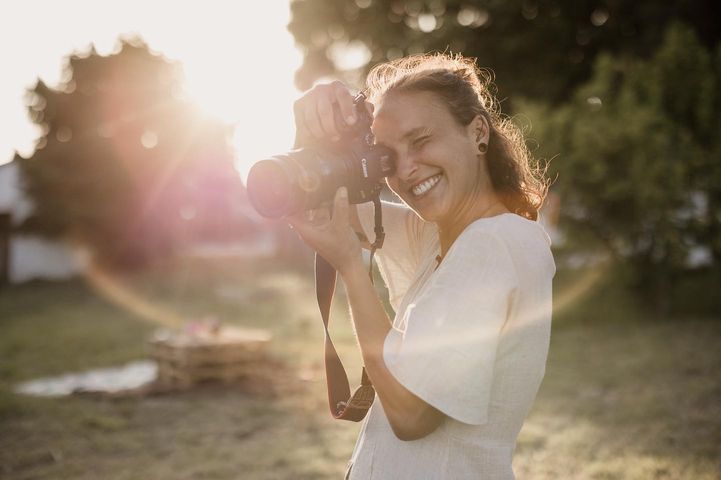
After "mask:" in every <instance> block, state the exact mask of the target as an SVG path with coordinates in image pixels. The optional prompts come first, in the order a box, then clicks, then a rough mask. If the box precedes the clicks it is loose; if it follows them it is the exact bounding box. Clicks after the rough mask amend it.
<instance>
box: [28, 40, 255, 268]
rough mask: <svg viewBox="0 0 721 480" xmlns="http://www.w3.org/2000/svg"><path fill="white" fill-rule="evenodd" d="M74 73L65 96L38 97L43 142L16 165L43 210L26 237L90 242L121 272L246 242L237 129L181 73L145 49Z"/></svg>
mask: <svg viewBox="0 0 721 480" xmlns="http://www.w3.org/2000/svg"><path fill="white" fill-rule="evenodd" d="M65 73H66V75H65V78H66V80H65V81H64V82H63V83H62V84H61V85H59V87H58V88H57V89H52V88H49V87H48V86H47V85H45V84H44V83H43V82H42V81H38V83H37V85H36V86H35V87H34V88H33V89H32V90H30V91H28V105H29V109H28V111H29V113H30V116H31V118H32V120H33V121H34V122H35V123H36V124H37V125H38V126H39V127H40V128H41V129H42V132H43V135H42V137H41V138H40V139H39V140H38V144H37V147H36V150H35V152H34V153H33V155H32V156H31V157H30V158H27V159H23V158H21V157H19V156H16V160H17V161H18V163H19V164H20V166H21V169H22V172H23V178H24V183H25V189H26V191H27V193H28V195H29V196H30V198H31V199H32V200H33V202H34V205H35V210H34V215H33V216H32V217H31V218H30V219H29V220H28V222H26V224H25V225H24V228H25V229H27V230H32V231H35V232H39V233H43V234H45V235H49V236H66V237H71V238H73V239H76V240H79V241H81V242H83V243H85V244H86V245H88V246H90V247H91V248H92V249H93V250H94V251H95V252H96V254H97V255H98V256H99V257H100V258H101V259H102V260H103V261H106V262H110V263H113V264H115V265H118V266H138V265H142V264H144V263H146V262H148V261H150V260H152V259H154V258H156V257H158V256H160V255H166V254H168V253H170V252H172V251H173V249H174V248H175V247H177V246H179V245H181V244H182V243H183V242H186V241H189V240H191V239H194V238H200V237H207V236H219V235H229V234H236V235H237V234H240V233H241V232H242V229H243V228H244V227H245V226H246V223H247V222H246V220H245V218H244V217H243V216H242V214H240V212H239V207H240V206H242V201H243V199H244V193H245V192H244V188H243V185H242V183H241V181H240V179H239V177H238V175H237V174H236V172H235V170H234V168H233V155H232V152H231V150H230V147H229V143H228V136H229V133H230V130H229V128H228V127H226V126H224V125H221V124H219V123H217V122H216V121H214V120H211V119H209V118H206V117H204V116H203V115H202V114H201V113H200V112H199V111H198V110H197V109H196V108H195V107H194V106H193V104H191V103H190V102H189V101H187V100H186V99H184V98H183V96H182V95H183V92H182V71H181V68H180V66H179V65H178V64H177V63H172V62H169V61H167V60H165V59H164V58H163V57H161V56H159V55H156V54H153V53H152V52H150V50H149V49H148V47H147V46H146V45H145V44H144V43H142V42H141V41H137V40H134V41H124V42H122V43H121V48H120V51H119V52H118V53H115V54H113V55H109V56H100V55H98V54H96V53H95V51H94V50H91V52H90V53H89V54H88V55H85V56H79V55H72V56H71V57H70V58H69V61H68V66H67V69H66V72H65Z"/></svg>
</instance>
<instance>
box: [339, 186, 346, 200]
mask: <svg viewBox="0 0 721 480" xmlns="http://www.w3.org/2000/svg"><path fill="white" fill-rule="evenodd" d="M338 195H340V196H341V198H345V197H347V196H348V189H347V188H345V187H340V192H338Z"/></svg>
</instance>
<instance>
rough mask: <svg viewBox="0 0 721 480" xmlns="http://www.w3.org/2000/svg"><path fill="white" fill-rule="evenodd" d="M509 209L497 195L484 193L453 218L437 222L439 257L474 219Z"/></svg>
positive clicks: (492, 215) (443, 255) (491, 215)
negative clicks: (439, 245) (469, 206)
mask: <svg viewBox="0 0 721 480" xmlns="http://www.w3.org/2000/svg"><path fill="white" fill-rule="evenodd" d="M503 213H509V210H508V209H507V208H506V206H505V205H504V204H503V202H501V201H500V200H499V199H498V197H497V196H496V195H495V193H493V194H489V195H485V196H483V197H482V198H481V199H479V200H478V201H475V202H473V205H472V207H471V208H469V209H467V210H466V212H465V213H461V214H459V215H457V216H454V217H453V218H451V219H449V220H447V221H444V222H438V223H437V225H438V237H439V240H440V243H441V257H445V256H446V253H447V252H448V250H449V249H450V248H451V245H453V242H455V241H456V239H457V238H458V237H459V235H460V234H461V233H462V232H463V230H465V229H466V227H468V225H470V224H471V223H473V222H474V221H476V220H478V219H480V218H488V217H495V216H496V215H501V214H503Z"/></svg>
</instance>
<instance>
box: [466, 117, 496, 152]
mask: <svg viewBox="0 0 721 480" xmlns="http://www.w3.org/2000/svg"><path fill="white" fill-rule="evenodd" d="M467 128H468V134H469V135H471V136H472V138H473V140H474V141H475V143H476V145H481V144H484V145H486V146H488V140H489V138H490V136H491V127H490V125H489V124H488V120H487V119H486V117H484V116H483V115H476V117H475V118H474V119H473V120H471V123H469V124H468V127H467Z"/></svg>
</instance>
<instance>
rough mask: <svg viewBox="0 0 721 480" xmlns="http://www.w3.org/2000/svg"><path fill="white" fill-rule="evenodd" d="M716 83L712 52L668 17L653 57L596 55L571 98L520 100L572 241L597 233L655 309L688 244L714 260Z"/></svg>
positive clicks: (682, 268)
mask: <svg viewBox="0 0 721 480" xmlns="http://www.w3.org/2000/svg"><path fill="white" fill-rule="evenodd" d="M716 58H718V50H717V52H716ZM720 82H721V76H720V75H719V71H718V68H717V67H716V68H715V66H714V64H713V56H712V54H711V52H709V51H708V50H707V49H706V48H705V47H703V46H702V45H701V44H700V43H699V41H698V39H697V38H696V36H695V34H694V33H693V31H692V30H691V29H689V28H688V27H686V26H683V25H681V24H675V25H672V26H671V27H670V28H669V29H668V32H667V34H666V36H665V38H664V41H663V43H662V44H661V45H660V47H659V49H658V51H657V52H656V53H655V54H654V55H653V57H652V58H650V59H649V60H647V61H639V60H636V59H633V58H631V57H617V56H612V55H602V56H600V57H599V59H598V61H597V62H596V65H595V68H594V74H593V77H592V78H591V80H590V81H589V82H587V83H586V84H584V85H583V86H581V87H580V88H579V89H578V90H577V91H576V92H575V94H574V96H573V99H572V100H571V101H570V102H568V103H567V104H565V105H563V106H562V107H558V108H551V107H549V106H548V105H543V104H538V103H536V104H534V103H527V104H524V105H523V107H522V110H523V111H524V112H525V113H526V114H527V115H528V116H529V117H530V119H531V123H532V124H533V125H534V131H533V137H534V139H536V140H537V141H538V143H539V145H540V148H539V151H538V153H539V154H540V155H543V156H545V157H546V158H551V157H553V156H555V155H557V157H556V158H555V159H554V160H553V161H552V163H551V165H552V167H551V172H552V174H554V175H557V179H558V180H557V182H556V184H555V186H554V188H555V190H556V191H557V192H558V193H559V194H560V196H561V198H562V202H563V207H562V215H563V220H564V223H565V224H566V226H567V231H568V234H569V235H570V238H571V241H572V242H573V241H574V239H575V240H576V241H578V239H579V238H583V239H584V241H586V242H587V241H588V239H589V238H590V239H593V240H597V241H600V243H601V244H602V245H604V246H605V248H606V250H607V251H608V252H610V253H611V254H613V255H614V256H615V257H616V258H617V259H618V260H620V261H623V262H625V263H626V264H627V265H628V266H629V267H630V268H629V271H630V272H631V273H632V274H633V279H634V281H635V284H636V285H637V286H640V287H643V289H644V290H646V291H647V292H649V293H650V294H651V296H652V298H653V299H654V301H655V303H656V306H657V307H658V308H659V311H660V312H662V313H667V312H668V311H669V309H670V307H671V305H670V304H669V299H670V298H671V290H672V287H673V284H674V283H675V282H676V281H677V280H678V279H679V278H680V277H681V276H682V275H683V273H684V272H686V271H687V270H688V269H689V268H690V267H692V266H693V265H692V259H691V258H690V257H689V254H690V252H692V251H693V252H700V251H705V252H710V253H711V254H712V258H711V259H710V261H711V262H713V263H712V265H715V268H718V267H719V259H720V258H721V257H719V251H718V244H719V242H720V241H721V238H720V237H719V231H721V229H720V228H719V221H721V217H719V214H718V212H719V210H718V207H717V206H718V203H716V202H718V198H719V182H721V175H720V173H721V166H720V165H719V141H718V139H717V136H716V135H715V129H716V128H718V125H721V113H720V112H721V111H720V110H719V108H718V105H719V101H720V100H721V98H720V96H719V95H720V94H719V85H721V83H720Z"/></svg>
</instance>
